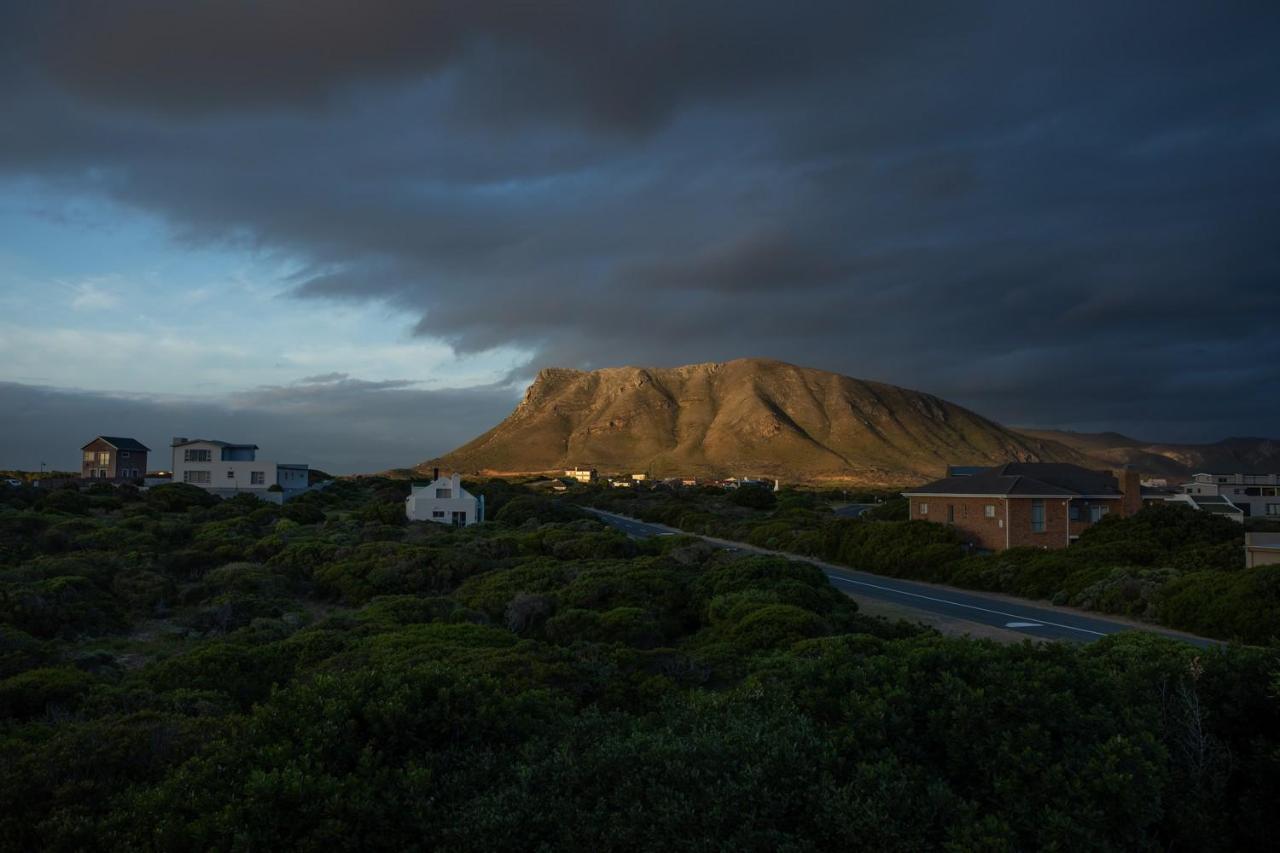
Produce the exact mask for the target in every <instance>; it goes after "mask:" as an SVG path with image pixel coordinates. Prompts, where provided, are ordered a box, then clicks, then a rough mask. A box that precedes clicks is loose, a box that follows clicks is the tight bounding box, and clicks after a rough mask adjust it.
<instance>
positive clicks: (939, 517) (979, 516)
mask: <svg viewBox="0 0 1280 853" xmlns="http://www.w3.org/2000/svg"><path fill="white" fill-rule="evenodd" d="M908 500H909V502H910V505H911V518H912V519H913V520H916V521H934V522H937V523H938V524H947V523H948V521H947V518H948V514H947V510H948V508H951V510H952V511H953V512H954V514H955V521H954V523H953V525H954V526H955V527H956V529H958V530H960V531H961V532H962V534H963V535H964V536H965V538H966V539H968V540H970V541H971V542H972V543H973V544H974V546H975V547H978V548H982V549H985V550H987V551H1003V550H1004V541H1005V525H1006V524H1007V523H1008V522H1007V521H1006V518H1005V502H1004V498H997V497H990V498H985V497H984V498H961V497H927V498H926V497H915V496H912V497H910V498H909V499H908ZM923 504H928V506H929V512H928V513H927V514H921V512H920V507H921V505H923ZM988 506H994V507H995V517H994V518H987V515H986V508H987V507H988Z"/></svg>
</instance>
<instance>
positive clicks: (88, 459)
mask: <svg viewBox="0 0 1280 853" xmlns="http://www.w3.org/2000/svg"><path fill="white" fill-rule="evenodd" d="M93 460H94V453H93V451H92V450H86V451H85V452H84V461H85V462H92V461H93Z"/></svg>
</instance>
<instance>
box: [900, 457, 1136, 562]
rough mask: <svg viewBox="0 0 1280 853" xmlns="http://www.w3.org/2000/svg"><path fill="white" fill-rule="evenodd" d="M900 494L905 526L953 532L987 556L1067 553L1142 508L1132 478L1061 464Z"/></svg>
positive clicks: (1013, 466)
mask: <svg viewBox="0 0 1280 853" xmlns="http://www.w3.org/2000/svg"><path fill="white" fill-rule="evenodd" d="M951 470H952V471H955V470H966V469H964V468H952V469H951ZM969 470H971V469H969ZM902 494H903V495H904V496H905V497H906V498H907V500H908V502H909V504H910V508H911V510H910V511H911V516H910V517H911V518H912V519H918V520H920V521H934V522H938V523H941V524H949V525H952V526H954V527H955V528H956V529H958V530H959V531H961V533H962V534H963V535H964V536H965V538H966V539H967V540H968V541H969V542H970V543H971V544H972V545H973V546H974V547H976V548H982V549H985V550H988V551H1003V550H1005V549H1007V548H1019V547H1033V548H1066V547H1067V546H1068V545H1070V544H1071V542H1072V541H1073V540H1075V539H1076V538H1078V537H1079V536H1080V534H1081V533H1082V532H1084V531H1085V530H1087V529H1088V528H1089V526H1090V525H1093V524H1096V523H1097V522H1099V521H1101V520H1102V519H1103V518H1104V517H1106V516H1108V515H1119V516H1122V517H1123V516H1128V515H1132V514H1134V513H1135V512H1137V511H1138V510H1140V509H1142V483H1141V481H1140V479H1139V476H1138V472H1137V471H1133V470H1128V469H1126V470H1122V471H1117V472H1115V473H1111V472H1109V471H1095V470H1092V469H1089V468H1083V467H1081V466H1079V465H1071V464H1068V463H1065V462H1009V463H1006V464H1004V465H997V466H995V467H993V468H983V469H979V470H977V471H976V472H974V473H962V474H953V475H952V476H948V477H944V478H943V479H941V480H937V481H936V482H933V483H927V484H925V485H923V486H918V487H916V488H914V489H908V490H907V491H905V492H903V493H902Z"/></svg>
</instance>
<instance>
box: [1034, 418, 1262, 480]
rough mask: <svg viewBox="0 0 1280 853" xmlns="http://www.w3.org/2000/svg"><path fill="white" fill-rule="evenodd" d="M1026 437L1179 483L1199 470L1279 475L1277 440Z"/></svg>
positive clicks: (1062, 433) (1059, 433)
mask: <svg viewBox="0 0 1280 853" xmlns="http://www.w3.org/2000/svg"><path fill="white" fill-rule="evenodd" d="M1016 431H1017V432H1019V433H1021V434H1022V435H1024V436H1026V437H1027V438H1030V439H1033V440H1039V441H1048V442H1055V443H1058V444H1064V445H1066V446H1067V447H1070V448H1071V449H1073V450H1075V451H1077V452H1078V453H1081V454H1083V455H1085V456H1087V457H1089V458H1090V459H1091V460H1093V461H1094V463H1095V467H1116V466H1119V465H1126V464H1127V465H1133V466H1134V467H1136V468H1138V469H1139V470H1140V471H1142V472H1143V473H1146V474H1149V475H1152V476H1156V477H1167V478H1172V479H1181V478H1184V477H1188V476H1190V475H1191V474H1195V473H1197V472H1214V473H1232V474H1274V473H1276V472H1277V471H1280V441H1277V440H1276V439H1271V438H1228V439H1224V440H1223V441H1218V442H1214V443H1212V444H1165V443H1160V442H1144V441H1141V440H1139V439H1136V438H1129V437H1128V436H1125V435H1121V434H1119V433H1115V432H1102V433H1085V432H1069V431H1067V430H1043V429H1042V430H1034V429H1018V430H1016Z"/></svg>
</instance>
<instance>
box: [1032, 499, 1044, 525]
mask: <svg viewBox="0 0 1280 853" xmlns="http://www.w3.org/2000/svg"><path fill="white" fill-rule="evenodd" d="M1031 532H1032V533H1044V501H1032V502H1031Z"/></svg>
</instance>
